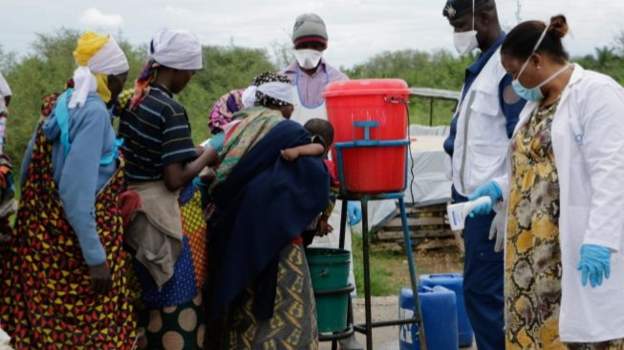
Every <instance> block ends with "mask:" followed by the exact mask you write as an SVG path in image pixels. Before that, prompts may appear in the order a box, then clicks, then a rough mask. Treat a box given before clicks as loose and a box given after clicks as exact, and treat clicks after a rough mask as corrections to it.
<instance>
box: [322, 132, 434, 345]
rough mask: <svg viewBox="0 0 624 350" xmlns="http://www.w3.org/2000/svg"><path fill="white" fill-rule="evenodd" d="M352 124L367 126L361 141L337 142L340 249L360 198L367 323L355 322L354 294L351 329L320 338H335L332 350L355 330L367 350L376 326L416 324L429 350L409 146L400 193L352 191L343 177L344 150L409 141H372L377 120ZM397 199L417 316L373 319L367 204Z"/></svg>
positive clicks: (400, 144) (406, 143)
mask: <svg viewBox="0 0 624 350" xmlns="http://www.w3.org/2000/svg"><path fill="white" fill-rule="evenodd" d="M353 125H354V126H355V127H357V128H363V129H364V138H363V139H362V140H355V141H351V142H341V143H337V144H336V158H337V159H336V163H337V169H338V178H339V180H340V186H341V188H340V195H339V198H340V199H341V200H342V211H341V217H340V249H344V245H345V234H346V226H347V205H348V201H359V202H360V203H361V204H362V253H363V254H362V255H363V265H364V308H365V323H364V324H358V325H353V305H352V301H351V296H349V309H348V310H349V311H348V312H349V314H348V323H349V329H348V330H347V331H346V332H345V333H341V334H336V335H334V336H330V337H320V339H319V340H320V341H332V349H337V345H338V344H337V340H340V339H344V338H348V337H349V336H350V335H351V334H353V331H351V330H354V331H355V332H358V333H362V334H364V335H365V336H366V348H367V349H368V350H372V349H373V329H374V328H380V327H389V326H400V325H405V324H417V325H418V331H419V341H420V348H421V349H422V350H427V345H426V338H425V329H424V325H423V322H422V312H421V308H420V301H419V298H418V281H417V278H416V277H417V276H416V264H415V262H414V257H413V254H412V240H411V236H410V232H409V226H408V221H407V211H406V209H405V201H404V199H403V198H404V191H405V188H406V186H407V171H408V164H407V163H408V162H407V152H408V147H405V153H406V161H405V170H404V171H405V174H406V176H405V179H406V181H405V183H404V184H403V188H402V189H401V191H399V192H393V193H374V194H366V193H351V192H349V191H348V190H347V188H346V187H345V185H344V184H345V183H346V182H345V176H344V157H343V151H344V150H346V149H354V148H375V147H401V146H408V145H409V140H407V139H405V140H384V141H378V140H371V138H370V130H371V129H372V128H376V127H378V126H379V122H377V121H355V122H353ZM393 199H394V200H397V201H398V202H399V208H400V211H401V222H402V226H403V239H404V241H405V256H406V257H407V262H408V265H409V274H410V282H411V287H412V290H413V291H414V318H412V319H408V320H391V321H384V322H373V319H372V303H371V288H370V237H369V234H370V232H369V228H368V203H369V202H370V201H378V200H393Z"/></svg>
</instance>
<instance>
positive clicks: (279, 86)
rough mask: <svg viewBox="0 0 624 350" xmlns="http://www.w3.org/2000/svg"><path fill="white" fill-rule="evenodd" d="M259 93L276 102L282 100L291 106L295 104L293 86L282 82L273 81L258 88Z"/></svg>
mask: <svg viewBox="0 0 624 350" xmlns="http://www.w3.org/2000/svg"><path fill="white" fill-rule="evenodd" d="M257 91H259V92H261V93H263V94H265V95H267V96H269V97H272V98H274V99H276V100H280V101H283V102H286V103H289V104H291V105H294V104H295V97H294V94H293V86H292V85H291V84H288V83H282V82H281V81H272V82H269V83H264V84H262V85H260V86H258V90H257Z"/></svg>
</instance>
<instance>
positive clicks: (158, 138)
mask: <svg viewBox="0 0 624 350" xmlns="http://www.w3.org/2000/svg"><path fill="white" fill-rule="evenodd" d="M119 137H121V138H123V139H124V144H123V146H122V150H123V154H124V156H125V158H126V178H127V179H128V180H129V181H131V182H141V181H156V180H161V179H162V178H163V169H164V167H165V166H167V165H170V164H173V163H186V162H189V161H192V160H194V159H195V158H196V157H197V151H196V150H195V145H194V144H193V140H192V139H191V126H190V124H189V120H188V116H187V114H186V110H185V109H184V107H183V106H182V105H181V104H179V103H178V102H176V101H175V100H174V99H173V96H172V95H171V93H170V92H169V91H168V90H166V89H165V88H164V87H162V86H159V85H152V86H151V87H150V90H149V92H148V94H147V95H146V96H145V98H144V99H143V101H142V102H141V103H140V104H139V106H137V108H134V109H133V110H129V109H126V110H124V111H123V113H121V121H120V124H119Z"/></svg>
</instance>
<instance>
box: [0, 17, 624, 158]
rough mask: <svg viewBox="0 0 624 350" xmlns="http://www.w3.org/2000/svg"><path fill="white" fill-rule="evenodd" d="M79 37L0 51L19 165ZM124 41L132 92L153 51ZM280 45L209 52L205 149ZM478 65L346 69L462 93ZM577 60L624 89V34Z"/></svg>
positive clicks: (419, 111)
mask: <svg viewBox="0 0 624 350" xmlns="http://www.w3.org/2000/svg"><path fill="white" fill-rule="evenodd" d="M78 35H79V33H78V32H76V31H73V30H68V29H61V30H58V31H56V32H54V33H49V34H39V35H38V36H37V39H36V40H35V41H34V42H33V43H32V48H33V50H32V53H31V54H29V55H27V56H25V57H21V58H19V59H17V58H16V56H15V55H14V54H12V53H8V52H5V51H3V50H2V49H1V47H0V71H2V72H3V73H4V75H5V77H6V78H7V80H8V81H9V84H10V85H11V88H12V90H13V95H14V96H13V98H12V101H11V108H10V112H11V114H10V117H9V120H8V125H7V128H8V131H7V132H8V139H7V149H6V151H7V153H8V154H9V155H10V156H11V157H12V159H13V160H14V163H15V164H16V165H17V164H20V161H21V157H22V152H23V151H24V150H25V149H26V145H27V142H28V140H29V138H30V135H31V133H32V131H33V129H34V127H35V124H36V123H37V121H38V119H39V111H40V106H41V97H43V96H44V95H47V94H50V93H52V92H56V91H61V90H62V89H63V87H64V84H65V82H66V81H67V79H68V78H69V77H71V74H72V72H73V69H74V62H73V58H72V51H73V49H74V46H75V43H76V39H77V38H78ZM120 42H121V45H122V47H123V48H124V50H125V52H126V54H127V56H128V60H129V62H130V67H131V71H130V74H129V79H128V80H129V81H128V87H130V86H131V84H132V81H133V80H134V79H135V78H136V76H137V75H138V73H139V71H140V69H141V68H142V66H143V64H144V62H145V57H146V50H145V47H137V46H132V45H130V44H129V43H128V42H127V41H126V40H123V38H122V39H121V40H120ZM274 46H275V47H272V48H269V49H270V50H272V51H271V52H272V54H269V51H267V50H258V49H249V48H243V47H236V46H224V47H205V48H204V66H205V68H204V69H203V70H202V71H201V72H199V73H197V74H196V75H195V77H194V78H193V80H192V81H191V83H190V85H189V86H188V88H187V89H186V90H185V91H184V92H183V93H182V94H181V95H180V96H179V97H178V98H179V99H180V101H181V102H182V103H183V104H184V106H185V107H186V108H187V111H188V113H189V116H190V119H191V124H192V127H193V137H194V139H195V141H197V142H200V141H201V140H204V139H205V138H206V137H208V136H209V131H208V127H207V123H208V112H209V111H210V109H211V108H212V105H213V103H214V102H215V100H216V99H217V98H219V96H221V95H223V94H225V93H226V92H228V91H229V90H232V89H236V88H243V87H246V86H247V85H248V84H249V83H250V82H251V80H252V79H253V77H255V76H256V75H257V74H259V73H262V72H265V71H275V70H277V69H278V68H280V67H281V66H282V65H283V64H284V61H286V60H287V58H288V57H289V53H288V45H285V44H280V43H276V44H275V45H274ZM272 57H275V59H274V60H273V59H272ZM473 60H474V57H470V56H468V57H462V58H457V57H455V56H454V55H451V54H450V53H449V52H446V51H440V52H434V53H427V52H422V51H414V50H404V51H396V52H384V53H380V54H378V55H376V56H374V57H372V58H370V59H369V60H368V61H366V62H365V63H363V64H359V65H356V66H354V67H351V68H343V70H344V71H345V72H346V73H347V74H348V75H349V76H350V77H351V78H353V79H361V78H401V79H404V80H406V81H407V82H408V84H409V85H410V86H420V87H431V88H440V89H450V90H459V89H460V88H461V84H462V81H463V78H464V71H465V68H466V67H467V66H468V65H469V64H470V62H472V61H473ZM576 61H578V62H579V63H581V64H582V65H583V66H585V67H586V68H589V69H593V70H597V71H601V72H604V73H607V74H609V75H611V76H613V77H614V78H615V79H616V80H618V81H619V82H620V83H624V35H621V36H620V38H618V39H617V40H616V41H615V42H614V44H613V46H612V47H603V48H599V49H596V52H595V54H594V55H588V56H586V57H580V58H577V59H576ZM277 62H279V63H277ZM453 107H454V106H453V104H452V103H445V102H437V103H436V104H435V108H434V111H435V113H434V119H433V122H434V124H436V125H445V124H448V123H449V121H450V117H451V114H452V109H453ZM411 120H412V122H418V123H423V124H426V123H428V122H429V102H428V101H421V100H417V99H414V100H413V101H412V106H411Z"/></svg>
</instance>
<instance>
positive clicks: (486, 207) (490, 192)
mask: <svg viewBox="0 0 624 350" xmlns="http://www.w3.org/2000/svg"><path fill="white" fill-rule="evenodd" d="M484 196H488V197H490V199H491V200H492V203H490V204H482V205H479V206H477V207H475V208H474V209H472V212H471V213H470V217H471V218H472V217H474V216H475V215H488V214H490V213H491V212H492V206H493V205H494V204H496V202H498V201H499V200H500V199H501V198H503V192H502V191H501V189H500V187H498V184H497V183H496V182H494V181H490V182H488V183H486V184H484V185H481V186H479V187H477V189H476V190H475V191H474V192H472V193H471V194H470V195H469V196H468V200H469V201H473V200H475V199H477V198H480V197H484Z"/></svg>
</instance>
